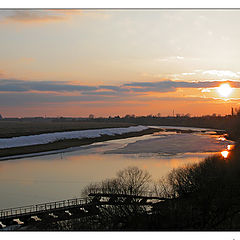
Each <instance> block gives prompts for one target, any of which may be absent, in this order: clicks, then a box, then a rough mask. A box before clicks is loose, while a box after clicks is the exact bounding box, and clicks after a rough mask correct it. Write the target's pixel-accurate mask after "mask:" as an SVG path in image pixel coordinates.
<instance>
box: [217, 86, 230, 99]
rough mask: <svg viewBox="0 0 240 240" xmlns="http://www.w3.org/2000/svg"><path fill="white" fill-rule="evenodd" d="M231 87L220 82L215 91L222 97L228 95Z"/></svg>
mask: <svg viewBox="0 0 240 240" xmlns="http://www.w3.org/2000/svg"><path fill="white" fill-rule="evenodd" d="M232 90H233V89H232V88H231V87H230V85H229V84H228V83H224V84H221V85H220V86H219V87H218V88H217V91H218V93H219V94H220V95H221V96H222V97H228V96H229V95H230V94H231V93H232Z"/></svg>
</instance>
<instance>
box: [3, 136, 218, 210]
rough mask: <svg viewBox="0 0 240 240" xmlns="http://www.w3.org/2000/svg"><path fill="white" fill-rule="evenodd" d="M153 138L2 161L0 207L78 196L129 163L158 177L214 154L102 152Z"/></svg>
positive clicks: (112, 175) (142, 137)
mask: <svg viewBox="0 0 240 240" xmlns="http://www.w3.org/2000/svg"><path fill="white" fill-rule="evenodd" d="M156 137H158V136H156V135H150V136H149V135H148V136H141V137H136V138H130V139H120V140H112V141H106V142H104V143H96V144H93V145H91V146H85V147H81V148H76V149H75V151H72V152H65V153H63V154H59V153H58V154H52V155H47V156H38V157H31V158H23V159H21V160H11V161H2V162H0V171H1V174H0V191H1V202H0V208H8V207H14V206H22V205H28V204H37V203H42V202H47V201H55V200H61V199H68V198H75V197H79V196H80V194H81V191H82V189H83V188H84V187H85V186H86V185H88V184H89V183H92V182H98V181H101V180H103V179H106V178H112V177H114V176H115V173H116V172H117V171H118V170H119V169H123V168H126V167H129V166H138V167H139V168H142V169H146V170H147V171H149V173H150V174H151V175H152V176H153V178H154V179H158V178H160V177H161V176H165V175H166V174H168V173H169V172H170V171H171V169H172V168H177V167H181V166H184V165H186V164H191V163H197V162H199V161H201V160H202V159H204V158H205V157H207V156H209V155H210V154H214V153H215V152H211V153H210V152H204V153H197V152H195V153H180V154H175V155H172V154H161V153H142V154H104V153H105V152H106V151H108V150H113V149H117V148H121V147H124V146H127V144H129V143H134V142H136V141H137V140H146V139H154V138H156ZM159 137H162V136H159ZM163 137H164V136H163Z"/></svg>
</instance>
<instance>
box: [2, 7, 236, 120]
mask: <svg viewBox="0 0 240 240" xmlns="http://www.w3.org/2000/svg"><path fill="white" fill-rule="evenodd" d="M239 22H240V10H15V11H14V10H0V36H1V37H0V114H2V115H3V116H4V117H24V116H25V117H27V116H28V117H31V116H45V115H46V116H49V117H56V116H65V117H67V116H69V117H80V116H81V117H86V116H88V115H89V114H94V115H95V116H96V117H99V116H103V117H108V116H109V115H111V116H115V115H120V116H124V115H126V114H135V115H148V114H154V115H155V114H157V113H161V115H162V116H167V115H171V114H172V111H173V110H174V111H175V113H180V114H187V113H189V114H191V115H192V116H197V115H198V116H199V115H206V114H213V113H216V114H230V112H231V107H234V108H235V107H240V105H239V99H240V28H239ZM223 82H228V83H229V85H230V86H231V87H232V88H233V91H232V93H231V94H230V95H229V96H228V98H226V97H223V96H221V95H220V94H219V92H218V91H217V87H219V86H220V84H221V83H223Z"/></svg>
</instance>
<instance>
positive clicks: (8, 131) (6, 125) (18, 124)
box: [0, 120, 136, 138]
mask: <svg viewBox="0 0 240 240" xmlns="http://www.w3.org/2000/svg"><path fill="white" fill-rule="evenodd" d="M133 125H136V124H131V123H117V122H83V121H82V122H64V121H58V122H57V121H55V122H54V121H51V120H42V121H26V120H25V121H0V138H9V137H18V136H28V135H34V134H41V133H53V132H64V131H74V130H86V129H98V128H113V127H129V126H133Z"/></svg>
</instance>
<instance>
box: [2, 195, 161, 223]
mask: <svg viewBox="0 0 240 240" xmlns="http://www.w3.org/2000/svg"><path fill="white" fill-rule="evenodd" d="M164 200H166V199H165V198H159V197H151V196H138V195H128V194H109V193H90V194H89V197H87V198H74V199H68V200H62V201H55V202H48V203H42V204H36V205H29V206H23V207H16V208H8V209H1V210H0V222H1V223H2V224H1V225H0V227H1V226H2V227H4V226H9V225H13V224H19V222H20V223H21V224H25V225H26V224H28V223H34V222H36V221H39V220H41V221H44V220H47V221H50V220H51V221H61V220H67V219H73V218H79V217H84V216H89V215H96V214H98V213H99V207H100V206H102V205H119V206H120V205H138V206H141V205H142V206H143V205H152V204H154V203H156V201H157V202H159V201H164ZM36 217H37V219H39V220H36Z"/></svg>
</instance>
